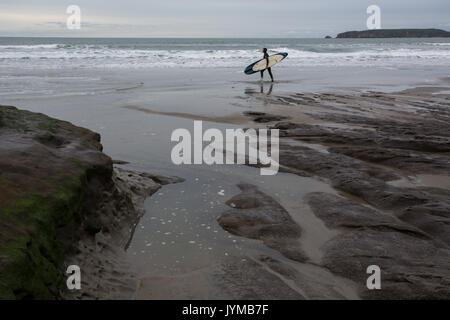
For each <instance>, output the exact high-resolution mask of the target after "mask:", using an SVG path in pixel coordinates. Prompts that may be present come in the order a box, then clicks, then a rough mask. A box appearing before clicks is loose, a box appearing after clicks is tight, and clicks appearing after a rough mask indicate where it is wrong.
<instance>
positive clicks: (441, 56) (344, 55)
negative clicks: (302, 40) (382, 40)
mask: <svg viewBox="0 0 450 320" xmlns="http://www.w3.org/2000/svg"><path fill="white" fill-rule="evenodd" d="M435 44H436V43H430V44H428V45H424V44H422V46H420V47H417V46H410V47H400V48H399V47H392V46H391V47H388V46H376V45H373V46H369V45H365V46H361V45H352V44H347V45H344V44H320V45H316V46H313V45H310V46H305V47H304V48H291V47H283V46H280V47H273V49H271V50H270V52H271V53H275V52H288V53H289V56H288V59H286V60H285V62H283V66H289V67H293V66H303V65H343V66H345V65H355V64H356V65H358V64H359V65H367V64H380V65H390V64H391V65H395V64H398V63H400V64H401V63H425V64H426V63H435V64H442V63H444V64H446V65H448V64H449V61H450V59H449V58H450V48H448V46H445V45H446V44H447V43H439V44H440V45H442V46H434V45H435ZM260 57H261V53H260V52H259V51H258V50H256V49H234V48H233V49H225V48H220V47H219V48H217V47H216V48H207V49H203V50H193V49H190V48H189V49H180V48H174V49H170V48H167V49H158V50H155V49H145V48H142V49H134V48H130V47H125V48H121V47H120V46H119V47H117V46H112V45H99V44H39V45H2V46H0V65H1V66H4V67H8V66H12V67H14V66H17V65H20V66H21V67H24V68H26V67H29V66H30V67H31V66H32V67H33V68H65V67H80V68H84V67H86V68H92V67H102V68H103V67H105V68H127V67H152V68H155V67H162V68H167V67H181V68H186V67H187V68H189V67H191V68H197V67H202V68H208V67H242V66H245V65H247V64H250V63H251V62H253V61H255V60H257V59H259V58H260Z"/></svg>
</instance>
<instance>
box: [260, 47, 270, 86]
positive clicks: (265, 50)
mask: <svg viewBox="0 0 450 320" xmlns="http://www.w3.org/2000/svg"><path fill="white" fill-rule="evenodd" d="M262 52H263V53H264V59H266V61H267V62H266V63H267V64H266V66H268V65H269V54H268V53H267V48H264V49H263V50H262ZM267 70H268V71H269V75H270V78H271V79H272V82H273V75H272V68H267ZM264 71H265V70H261V81H262V80H263V78H264Z"/></svg>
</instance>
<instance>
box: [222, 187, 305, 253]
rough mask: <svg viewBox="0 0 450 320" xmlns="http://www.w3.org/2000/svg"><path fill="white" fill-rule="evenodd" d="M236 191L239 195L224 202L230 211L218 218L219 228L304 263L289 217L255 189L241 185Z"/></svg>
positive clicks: (272, 200) (271, 200) (294, 227)
mask: <svg viewBox="0 0 450 320" xmlns="http://www.w3.org/2000/svg"><path fill="white" fill-rule="evenodd" d="M238 187H239V188H240V189H241V191H242V192H241V194H239V195H237V196H234V197H233V198H231V199H230V200H228V201H227V204H228V205H230V206H231V207H232V208H233V209H231V210H228V211H226V212H224V213H223V214H221V216H220V217H219V219H218V222H219V224H220V226H221V227H222V228H223V229H225V230H227V231H228V232H230V233H232V234H234V235H238V236H241V237H246V238H251V239H259V240H262V241H263V242H264V244H266V245H267V246H268V247H270V248H272V249H275V250H278V251H279V252H280V253H282V254H283V255H285V256H286V257H288V258H290V259H292V260H296V261H305V259H306V258H305V255H304V254H303V252H302V249H301V246H300V243H299V238H300V235H301V229H300V227H299V226H298V225H297V224H296V223H295V222H294V221H293V220H292V218H291V217H290V215H289V213H288V212H287V211H286V210H285V209H284V208H283V207H282V206H280V204H278V203H277V202H276V201H275V200H274V199H272V198H271V197H269V196H268V195H266V194H264V193H262V192H261V191H259V190H258V189H257V188H256V187H255V186H253V185H250V184H244V183H241V184H239V185H238Z"/></svg>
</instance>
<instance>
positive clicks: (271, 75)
mask: <svg viewBox="0 0 450 320" xmlns="http://www.w3.org/2000/svg"><path fill="white" fill-rule="evenodd" d="M267 70H269V75H270V78H272V82H273V74H272V68H268V69H267Z"/></svg>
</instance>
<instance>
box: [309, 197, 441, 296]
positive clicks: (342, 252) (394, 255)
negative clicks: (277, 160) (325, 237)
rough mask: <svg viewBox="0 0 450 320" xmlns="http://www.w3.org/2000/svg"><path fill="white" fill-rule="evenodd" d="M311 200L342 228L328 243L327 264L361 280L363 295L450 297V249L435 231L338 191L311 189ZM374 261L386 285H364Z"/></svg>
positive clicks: (326, 219) (330, 221)
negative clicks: (378, 287)
mask: <svg viewBox="0 0 450 320" xmlns="http://www.w3.org/2000/svg"><path fill="white" fill-rule="evenodd" d="M307 200H308V203H309V205H310V206H311V208H312V209H313V211H314V213H315V214H316V215H317V216H318V217H319V218H320V219H322V220H323V221H324V222H325V223H326V225H327V226H328V227H329V228H333V229H339V230H341V231H342V232H341V233H340V234H339V235H338V236H336V237H335V238H333V239H332V240H330V241H329V242H328V243H327V244H326V245H325V247H324V251H325V256H324V258H323V265H324V266H326V267H327V268H329V269H330V270H331V271H332V272H333V273H335V274H338V275H341V276H344V277H346V278H349V279H352V280H354V281H355V283H359V284H360V295H361V296H362V297H363V298H366V299H449V298H450V289H449V288H450V254H449V251H448V249H447V247H446V246H445V245H443V244H442V243H440V242H439V241H435V240H434V239H433V238H432V236H430V235H429V234H427V233H425V232H423V231H421V230H420V229H418V228H415V227H413V226H411V225H409V224H407V223H405V222H402V221H401V220H399V219H397V218H395V217H394V216H392V215H389V214H383V213H380V212H378V211H376V210H373V209H371V208H369V207H366V206H363V205H361V204H357V203H355V202H353V201H350V200H348V199H345V198H342V197H339V196H336V195H331V194H326V193H311V194H309V195H308V199H307ZM370 265H377V266H379V267H380V269H381V270H382V290H368V289H367V287H365V285H364V284H365V279H366V278H367V274H366V268H367V267H368V266H370Z"/></svg>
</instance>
